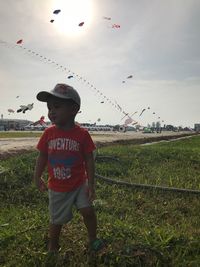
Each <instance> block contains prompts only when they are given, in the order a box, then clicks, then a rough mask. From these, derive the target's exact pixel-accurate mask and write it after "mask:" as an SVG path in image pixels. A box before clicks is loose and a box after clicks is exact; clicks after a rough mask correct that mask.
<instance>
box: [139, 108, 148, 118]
mask: <svg viewBox="0 0 200 267" xmlns="http://www.w3.org/2000/svg"><path fill="white" fill-rule="evenodd" d="M145 110H146V108H143V110H142V111H141V113H140V115H139V117H140V116H141V115H142V113H143V112H144V111H145Z"/></svg>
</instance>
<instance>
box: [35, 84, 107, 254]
mask: <svg viewBox="0 0 200 267" xmlns="http://www.w3.org/2000/svg"><path fill="white" fill-rule="evenodd" d="M37 99H38V100H39V101H42V102H47V108H48V117H49V119H50V120H51V122H52V124H53V126H51V127H49V128H47V129H46V130H45V131H44V133H43V135H42V137H41V138H40V140H39V142H38V145H37V149H38V150H39V156H38V158H37V161H36V167H35V172H34V181H35V184H36V186H37V187H38V189H39V190H40V191H45V190H47V186H46V184H45V182H44V180H43V179H42V173H43V171H44V169H45V167H46V165H48V176H49V178H48V191H49V192H48V193H49V211H50V228H49V244H48V250H49V252H56V251H58V250H59V236H60V232H61V229H62V225H63V224H65V223H67V222H69V221H70V220H71V219H72V206H73V205H75V206H76V208H77V209H78V210H79V211H80V213H81V215H82V216H83V220H84V223H85V225H86V228H87V231H88V238H89V245H90V248H91V249H92V250H94V251H98V250H100V249H101V248H103V246H104V243H103V241H101V240H100V239H97V237H96V228H97V221H96V214H95V211H94V209H93V207H92V201H93V200H94V199H95V183H94V171H95V167H94V158H93V151H94V150H95V145H94V143H93V141H92V139H91V137H90V135H89V133H88V131H87V130H85V129H83V128H81V127H79V126H78V125H76V124H75V121H74V119H75V116H76V114H77V113H78V111H79V109H80V104H81V99H80V96H79V94H78V93H77V91H76V90H75V89H74V88H73V87H71V86H69V85H67V84H57V85H56V86H55V88H54V89H53V90H52V91H50V92H46V91H42V92H39V93H38V94H37Z"/></svg>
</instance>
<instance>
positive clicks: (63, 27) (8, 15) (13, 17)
mask: <svg viewBox="0 0 200 267" xmlns="http://www.w3.org/2000/svg"><path fill="white" fill-rule="evenodd" d="M55 9H60V10H61V12H60V13H59V14H57V15H56V14H53V11H54V10H55ZM199 12H200V1H199V0H140V1H138V0H42V1H41V0H0V33H1V34H0V114H2V115H3V118H5V119H6V118H7V119H8V118H9V119H26V120H31V121H37V120H38V119H39V118H40V117H41V116H45V120H48V117H47V107H46V103H43V102H39V101H38V100H37V99H36V95H37V93H38V92H40V91H43V90H45V91H50V90H52V89H53V88H54V86H55V85H56V84H57V83H67V84H69V85H71V86H73V87H74V88H75V89H76V90H77V91H78V92H79V94H80V96H81V113H79V114H77V117H76V120H77V121H78V122H80V123H84V122H89V123H94V122H97V124H112V125H115V124H123V123H124V120H125V119H127V117H126V118H124V119H122V118H123V117H124V114H123V112H124V113H128V114H129V115H132V114H133V113H135V112H137V113H135V114H134V115H133V116H132V119H133V120H134V122H138V123H139V124H140V125H143V126H145V125H147V124H152V123H153V122H157V121H160V123H161V125H163V124H172V125H175V126H183V127H194V124H195V123H200V103H199V99H200V49H199V47H200V31H199V24H200V19H199ZM104 17H108V18H111V19H110V20H107V19H105V18H104ZM51 19H54V22H53V23H50V20H51ZM80 22H84V25H83V26H82V27H79V26H78V24H79V23H80ZM114 24H116V25H120V27H119V28H113V27H112V25H114ZM20 39H22V40H23V42H22V44H21V45H20V44H19V45H17V44H16V42H17V41H18V40H20ZM32 51H33V52H34V53H32ZM36 53H37V54H38V55H36ZM39 55H41V57H40V56H39ZM44 57H46V59H44ZM48 60H49V61H48ZM52 62H55V63H52ZM56 64H57V65H56ZM60 66H62V67H60ZM72 72H73V74H72ZM71 74H72V75H73V76H74V77H73V78H71V79H68V76H69V75H71ZM129 75H132V76H133V78H131V79H127V77H128V76H129ZM84 80H85V81H84ZM123 81H125V82H124V83H123ZM94 88H95V90H94ZM17 96H19V97H17ZM103 96H106V97H107V99H106V98H102V97H103ZM103 100H106V101H104V103H101V102H102V101H103ZM31 103H34V108H33V109H32V110H31V111H27V112H26V113H25V114H23V113H21V112H19V113H17V112H16V111H17V109H19V108H20V105H27V104H31ZM119 106H120V107H121V109H120V108H119ZM9 108H11V109H13V110H14V111H15V112H14V113H11V114H9V113H8V109H9ZM148 108H149V109H148ZM143 109H145V111H144V112H143V114H142V115H141V116H139V115H140V113H141V111H142V110H143ZM153 113H155V114H153ZM98 119H100V120H98Z"/></svg>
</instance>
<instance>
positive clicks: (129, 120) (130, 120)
mask: <svg viewBox="0 0 200 267" xmlns="http://www.w3.org/2000/svg"><path fill="white" fill-rule="evenodd" d="M132 122H133V119H132V118H131V117H129V118H128V119H126V120H125V122H124V125H125V126H127V125H128V124H130V123H132Z"/></svg>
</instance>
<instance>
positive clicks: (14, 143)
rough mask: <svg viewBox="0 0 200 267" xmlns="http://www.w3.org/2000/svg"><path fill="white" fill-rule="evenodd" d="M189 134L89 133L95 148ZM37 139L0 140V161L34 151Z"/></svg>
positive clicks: (173, 137) (140, 142)
mask: <svg viewBox="0 0 200 267" xmlns="http://www.w3.org/2000/svg"><path fill="white" fill-rule="evenodd" d="M194 134H195V133H190V132H176V133H175V132H162V133H159V134H157V133H149V134H143V133H141V132H126V133H119V132H116V133H113V132H93V133H91V135H92V139H93V140H94V142H95V144H96V146H97V147H99V146H105V145H110V144H119V143H120V144H127V143H131V144H143V143H148V142H155V141H160V140H169V139H175V138H180V137H183V136H189V135H194ZM38 140H39V137H23V138H1V139H0V159H6V158H8V157H10V156H14V155H16V154H22V153H24V152H29V151H33V150H35V149H36V145H37V142H38Z"/></svg>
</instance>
